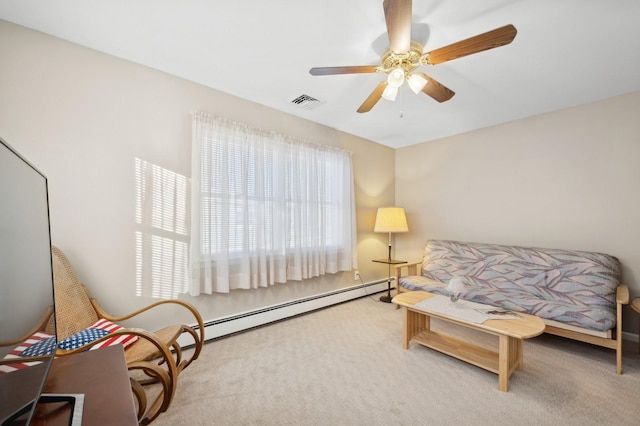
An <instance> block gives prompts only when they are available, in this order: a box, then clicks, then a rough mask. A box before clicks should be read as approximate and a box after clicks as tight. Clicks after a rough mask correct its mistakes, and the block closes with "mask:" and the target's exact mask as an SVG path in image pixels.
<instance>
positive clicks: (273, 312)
mask: <svg viewBox="0 0 640 426" xmlns="http://www.w3.org/2000/svg"><path fill="white" fill-rule="evenodd" d="M392 279H393V278H392ZM383 291H387V280H386V278H385V279H384V280H380V281H372V282H369V283H366V284H359V285H357V286H351V287H345V288H342V289H339V290H334V291H330V292H326V293H321V294H317V295H314V296H310V297H305V298H301V299H296V300H292V301H289V302H285V303H281V304H277V305H272V306H268V307H265V308H261V309H256V310H253V311H247V312H242V313H240V314H235V315H230V316H227V317H222V318H218V319H215V320H211V321H207V322H205V324H204V327H205V340H207V341H209V340H213V339H217V338H220V337H223V336H227V335H230V334H234V333H238V332H241V331H245V330H249V329H251V328H255V327H260V326H262V325H266V324H269V323H272V322H276V321H280V320H283V319H286V318H291V317H294V316H296V315H301V314H306V313H309V312H313V311H315V310H318V309H323V308H327V307H329V306H332V305H337V304H339V303H343V302H348V301H350V300H354V299H359V298H361V297H366V296H370V295H372V294H375V293H381V292H383ZM183 339H184V341H182V340H183ZM191 342H193V340H191ZM178 343H179V344H180V345H181V346H183V347H184V346H185V345H189V343H190V338H189V337H187V336H183V337H182V338H180V339H178Z"/></svg>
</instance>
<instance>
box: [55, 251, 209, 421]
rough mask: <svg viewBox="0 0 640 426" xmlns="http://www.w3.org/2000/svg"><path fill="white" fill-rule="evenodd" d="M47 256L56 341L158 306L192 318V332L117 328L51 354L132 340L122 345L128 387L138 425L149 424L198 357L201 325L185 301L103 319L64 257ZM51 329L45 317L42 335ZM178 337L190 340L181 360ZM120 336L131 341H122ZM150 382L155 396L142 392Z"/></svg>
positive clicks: (186, 328) (181, 328)
mask: <svg viewBox="0 0 640 426" xmlns="http://www.w3.org/2000/svg"><path fill="white" fill-rule="evenodd" d="M52 255H53V280H54V290H55V304H56V309H55V311H56V324H55V327H56V328H55V330H56V331H57V335H58V341H59V342H61V341H63V340H64V339H68V338H73V337H72V336H74V335H76V334H77V333H80V332H83V331H84V330H87V329H88V328H90V327H92V326H93V325H95V324H96V323H97V322H98V321H99V320H106V321H108V322H109V323H117V322H120V321H124V320H128V319H130V318H133V317H135V316H136V315H139V314H141V313H143V312H146V311H148V310H150V309H152V308H157V307H159V306H160V305H164V304H172V305H179V306H181V307H184V308H186V309H187V310H189V311H190V312H191V313H192V314H193V316H194V319H195V322H196V323H197V330H198V333H196V330H194V327H191V326H187V325H182V324H179V325H171V326H168V327H165V328H163V329H161V330H159V331H156V332H150V331H146V330H143V329H140V328H122V329H119V330H117V331H114V332H111V333H110V334H108V335H106V336H103V337H100V338H98V339H96V340H94V341H92V342H91V343H88V344H86V345H83V346H81V347H77V348H74V349H68V350H65V349H60V348H58V350H57V351H56V356H64V355H69V354H73V353H77V352H81V351H84V350H87V349H90V348H91V347H94V346H100V345H101V344H102V345H104V344H106V343H105V342H107V341H111V342H113V340H114V338H116V339H117V338H122V339H124V340H127V339H129V340H133V339H135V342H133V343H131V344H130V345H129V346H126V350H125V359H126V362H127V367H128V369H129V371H130V373H131V374H130V380H131V388H132V391H133V394H134V396H135V398H136V402H137V406H138V422H139V424H148V423H150V422H152V421H153V420H154V419H155V418H156V417H157V416H158V415H159V414H161V413H162V412H164V411H166V410H167V409H168V408H169V405H170V403H171V400H172V398H173V396H174V394H175V391H176V387H177V379H178V375H179V374H180V372H181V371H182V370H184V369H185V368H186V367H188V366H189V364H191V362H192V361H193V360H195V359H196V358H198V356H199V355H200V351H201V350H202V345H203V343H204V324H203V322H202V317H201V316H200V313H199V312H198V311H197V310H196V308H195V307H193V306H192V305H191V304H189V303H187V302H184V301H181V300H162V301H159V302H157V303H154V304H152V305H149V306H147V307H145V308H143V309H140V310H137V311H135V312H133V313H131V314H128V315H124V316H113V315H109V314H107V313H106V312H105V311H104V310H103V309H102V308H101V307H100V305H99V304H98V302H97V301H96V300H95V299H93V298H91V297H90V295H89V292H88V290H87V289H86V287H85V286H84V285H82V284H81V283H80V281H79V280H78V278H77V276H76V274H75V273H74V271H73V269H72V267H71V264H70V263H69V260H68V259H67V257H66V256H65V255H64V253H63V252H62V251H61V250H60V249H58V248H57V247H52ZM103 322H104V321H103ZM53 325H54V324H53V317H51V318H50V319H49V322H48V324H47V326H46V327H45V331H48V332H49V333H50V334H52V332H53V330H54V328H53ZM116 327H117V326H116ZM183 333H187V334H188V335H190V336H191V337H192V338H193V341H194V351H193V354H192V355H191V356H190V357H188V358H187V359H183V356H182V348H181V347H180V345H179V344H178V342H177V340H178V337H180V336H181V335H182V334H183ZM126 336H135V337H128V338H127V337H126ZM136 337H137V339H136ZM59 344H60V343H59ZM150 384H159V385H160V388H161V391H160V392H157V387H152V388H153V389H155V392H151V391H150V392H147V391H146V389H150V388H149V387H146V385H150ZM149 396H151V398H149Z"/></svg>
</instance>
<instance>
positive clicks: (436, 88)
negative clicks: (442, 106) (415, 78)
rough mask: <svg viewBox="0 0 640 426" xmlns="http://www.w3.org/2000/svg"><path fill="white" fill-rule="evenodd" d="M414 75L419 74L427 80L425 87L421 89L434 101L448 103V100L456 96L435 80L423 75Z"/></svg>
mask: <svg viewBox="0 0 640 426" xmlns="http://www.w3.org/2000/svg"><path fill="white" fill-rule="evenodd" d="M414 74H419V75H421V76H422V77H424V78H425V79H426V80H427V82H428V83H427V85H426V86H424V88H423V89H422V92H423V93H424V94H426V95H429V96H431V97H432V98H433V99H435V100H436V101H438V102H445V101H448V100H449V99H451V98H453V95H455V94H456V93H455V92H454V91H453V90H451V89H449V88H447V87H445V86H443V85H442V84H440V83H438V82H437V81H436V80H434V79H433V78H431V77H429V76H428V75H426V74H425V73H422V72H416V73H414Z"/></svg>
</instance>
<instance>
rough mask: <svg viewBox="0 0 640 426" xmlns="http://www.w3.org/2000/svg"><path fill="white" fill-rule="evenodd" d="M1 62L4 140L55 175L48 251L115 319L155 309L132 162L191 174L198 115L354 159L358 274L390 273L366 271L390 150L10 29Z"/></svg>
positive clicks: (205, 305)
mask: <svg viewBox="0 0 640 426" xmlns="http://www.w3.org/2000/svg"><path fill="white" fill-rule="evenodd" d="M0 63H2V66H1V67H0V135H1V136H2V137H3V138H4V139H5V140H6V141H7V142H9V143H10V144H11V145H12V146H13V147H14V148H16V149H17V150H18V151H19V152H21V153H22V154H23V155H24V156H25V157H26V158H28V159H29V160H30V161H31V162H32V163H33V164H34V165H36V167H38V168H39V169H41V170H42V171H43V172H44V173H45V174H46V175H47V177H48V178H49V186H50V199H51V226H52V238H53V243H54V244H56V245H58V246H59V247H60V248H61V249H62V250H63V251H65V253H66V254H67V256H68V257H69V258H70V260H71V262H72V264H73V265H74V267H75V269H76V271H77V273H78V274H79V276H80V279H81V280H82V281H83V282H84V283H86V284H87V285H88V286H89V287H90V289H91V292H92V293H93V294H94V295H95V296H96V297H97V298H98V299H99V300H100V301H101V302H102V303H103V305H104V306H105V308H106V309H107V310H108V311H111V312H113V313H115V314H123V313H125V312H130V311H132V310H133V309H134V308H138V307H141V306H145V305H147V304H148V303H150V302H153V301H154V300H152V299H151V298H144V297H136V296H135V280H136V277H135V259H136V255H135V238H134V233H135V230H136V228H135V188H134V162H135V159H136V158H137V159H140V160H143V161H147V162H150V163H152V164H154V165H157V166H160V167H162V168H164V169H166V170H169V171H171V172H174V173H177V174H179V175H183V176H189V173H190V140H191V131H190V123H191V119H190V114H189V113H190V112H191V111H193V110H201V111H204V112H208V113H212V114H216V115H221V116H225V117H228V118H230V119H233V120H237V121H242V122H245V123H248V124H250V125H252V126H257V127H260V128H265V129H270V130H274V131H277V132H281V133H285V134H288V135H292V136H296V137H302V138H305V139H307V140H309V141H311V142H314V143H319V144H327V145H333V146H338V147H342V148H344V149H347V150H349V151H352V152H353V164H354V172H355V185H356V207H357V223H358V257H359V268H360V271H361V275H362V277H363V279H364V280H365V281H373V280H375V279H380V278H384V277H386V269H385V268H384V267H382V266H377V265H375V264H372V263H371V259H372V258H375V257H380V254H381V253H386V237H385V236H384V235H379V234H373V233H372V231H371V230H372V229H373V221H374V217H375V208H376V207H378V206H380V205H388V204H393V201H394V197H395V195H394V174H395V170H394V156H395V152H394V150H393V149H391V148H388V147H384V146H381V145H379V144H375V143H372V142H370V141H367V140H364V139H361V138H357V137H354V136H351V135H348V134H345V133H341V132H338V131H336V130H333V129H330V128H327V127H324V126H321V125H318V124H315V123H312V122H310V121H306V120H303V119H300V118H296V117H294V116H291V115H287V114H283V113H280V112H277V111H275V110H272V109H269V108H267V107H264V106H261V105H257V104H254V103H251V102H248V101H245V100H243V99H239V98H236V97H233V96H230V95H227V94H224V93H221V92H219V91H216V90H212V89H208V88H205V87H203V86H200V85H198V84H194V83H191V82H188V81H185V80H182V79H179V78H175V77H172V76H170V75H167V74H164V73H162V72H158V71H155V70H151V69H149V68H145V67H142V66H139V65H136V64H133V63H131V62H127V61H124V60H120V59H117V58H114V57H111V56H108V55H104V54H101V53H98V52H96V51H93V50H89V49H86V48H83V47H80V46H78V45H74V44H71V43H67V42H64V41H61V40H59V39H55V38H52V37H49V36H47V35H44V34H41V33H38V32H34V31H31V30H28V29H25V28H22V27H19V26H16V25H13V24H10V23H7V22H4V21H0ZM354 284H355V282H354V280H353V274H352V273H344V274H337V275H332V276H326V277H325V278H324V279H320V280H309V281H305V282H303V283H300V282H294V283H290V284H282V285H276V286H274V287H271V288H269V289H267V290H259V291H236V292H232V293H231V294H229V295H216V296H201V297H198V298H189V300H191V301H192V302H194V303H195V304H196V305H197V306H198V308H199V309H200V310H201V312H202V314H203V317H204V319H205V320H210V319H215V318H219V317H221V316H225V315H230V314H234V313H238V312H243V311H246V310H250V309H254V308H260V307H264V306H268V305H272V304H276V303H281V302H285V301H289V300H293V299H296V298H300V297H306V296H309V295H313V294H317V293H322V292H325V291H329V290H333V289H338V288H343V287H346V286H352V285H354ZM184 297H186V296H184ZM169 320H172V318H162V319H160V318H157V317H152V318H149V319H147V320H146V321H147V322H146V325H145V324H143V325H145V326H149V327H155V326H159V324H158V323H159V322H164V321H169Z"/></svg>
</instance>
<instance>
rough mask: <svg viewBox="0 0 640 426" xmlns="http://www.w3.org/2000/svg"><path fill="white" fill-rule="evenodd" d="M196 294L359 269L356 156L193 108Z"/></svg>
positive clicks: (193, 271)
mask: <svg viewBox="0 0 640 426" xmlns="http://www.w3.org/2000/svg"><path fill="white" fill-rule="evenodd" d="M192 142H193V144H192V163H191V167H192V182H191V188H192V197H191V203H192V208H191V246H190V273H191V283H190V291H189V292H190V294H191V295H194V296H195V295H198V294H200V293H207V294H211V293H214V292H219V293H227V292H229V291H230V290H233V289H251V288H258V287H266V286H269V285H273V284H275V283H283V282H286V281H288V280H302V279H306V278H311V277H316V276H319V275H323V274H325V273H336V272H338V271H348V270H351V269H354V268H357V256H356V227H355V202H354V196H353V172H352V167H351V154H350V153H349V152H347V151H344V150H340V149H336V148H331V147H323V146H317V145H312V144H308V143H305V142H303V141H300V140H296V139H294V138H291V137H287V136H284V135H281V134H277V133H274V132H268V131H263V130H259V129H254V128H251V127H248V126H246V125H243V124H240V123H235V122H232V121H228V120H225V119H222V118H217V117H212V116H209V115H207V114H203V113H194V114H193V141H192Z"/></svg>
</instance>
